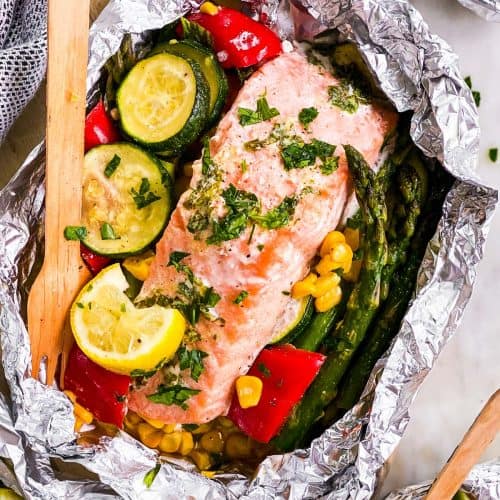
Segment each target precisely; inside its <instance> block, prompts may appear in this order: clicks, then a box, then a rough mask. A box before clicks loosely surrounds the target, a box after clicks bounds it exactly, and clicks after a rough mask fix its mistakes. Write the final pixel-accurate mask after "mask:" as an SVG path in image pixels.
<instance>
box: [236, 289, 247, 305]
mask: <svg viewBox="0 0 500 500" xmlns="http://www.w3.org/2000/svg"><path fill="white" fill-rule="evenodd" d="M247 297H248V292H247V291H246V290H242V291H241V292H240V293H239V294H238V295H237V296H236V298H235V299H234V300H233V303H234V304H238V305H239V304H241V303H242V302H243V301H244V300H245V299H246V298H247Z"/></svg>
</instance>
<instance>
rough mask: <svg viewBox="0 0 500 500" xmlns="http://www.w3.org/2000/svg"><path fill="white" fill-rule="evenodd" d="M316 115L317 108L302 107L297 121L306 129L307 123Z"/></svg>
mask: <svg viewBox="0 0 500 500" xmlns="http://www.w3.org/2000/svg"><path fill="white" fill-rule="evenodd" d="M317 117H318V110H317V109H316V108H314V107H311V108H302V109H301V110H300V113H299V122H300V123H301V124H302V125H303V127H304V128H305V129H306V130H307V128H308V127H309V124H310V123H312V122H313V121H314V120H315V119H316V118H317Z"/></svg>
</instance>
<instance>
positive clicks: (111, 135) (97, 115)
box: [85, 100, 120, 151]
mask: <svg viewBox="0 0 500 500" xmlns="http://www.w3.org/2000/svg"><path fill="white" fill-rule="evenodd" d="M119 140H120V134H119V133H118V130H117V129H116V127H115V124H114V123H113V120H111V118H110V117H109V116H108V114H107V113H106V110H105V109H104V103H103V102H102V100H101V101H99V102H98V103H97V104H96V105H95V107H94V108H93V109H92V110H91V111H90V113H89V114H88V115H87V118H85V151H88V150H89V149H92V148H94V147H95V146H99V145H100V144H108V143H110V142H117V141H119Z"/></svg>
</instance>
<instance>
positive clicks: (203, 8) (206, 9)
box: [200, 2, 219, 16]
mask: <svg viewBox="0 0 500 500" xmlns="http://www.w3.org/2000/svg"><path fill="white" fill-rule="evenodd" d="M200 12H203V14H208V15H210V16H215V15H216V14H217V12H219V7H217V5H214V4H213V3H212V2H203V3H202V4H201V5H200Z"/></svg>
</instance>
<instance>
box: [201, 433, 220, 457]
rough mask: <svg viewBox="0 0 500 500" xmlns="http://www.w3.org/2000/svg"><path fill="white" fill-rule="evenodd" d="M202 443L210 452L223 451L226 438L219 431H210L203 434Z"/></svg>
mask: <svg viewBox="0 0 500 500" xmlns="http://www.w3.org/2000/svg"><path fill="white" fill-rule="evenodd" d="M200 445H201V447H202V448H204V449H205V450H206V451H208V452H209V453H222V450H223V449H224V440H223V439H222V433H221V432H219V431H209V432H207V433H206V434H203V436H201V439H200Z"/></svg>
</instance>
